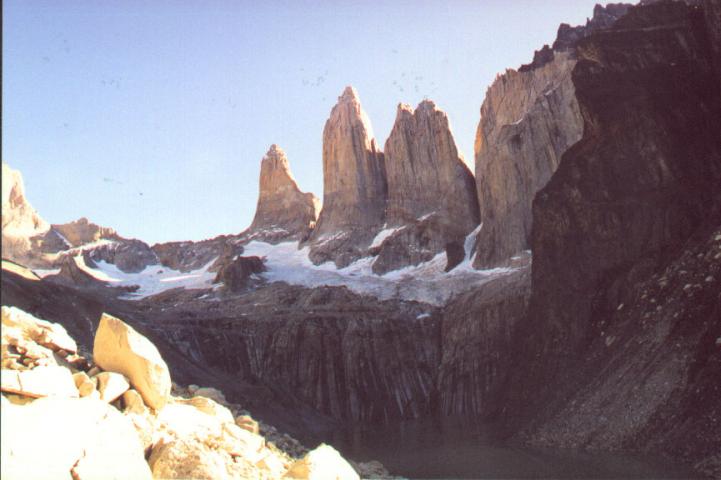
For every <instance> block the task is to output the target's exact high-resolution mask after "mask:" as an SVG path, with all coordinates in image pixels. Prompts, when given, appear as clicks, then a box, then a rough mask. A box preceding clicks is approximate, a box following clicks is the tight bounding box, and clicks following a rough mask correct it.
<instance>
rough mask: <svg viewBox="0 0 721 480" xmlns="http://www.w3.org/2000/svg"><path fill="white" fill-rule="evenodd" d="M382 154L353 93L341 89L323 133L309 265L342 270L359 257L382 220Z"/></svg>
mask: <svg viewBox="0 0 721 480" xmlns="http://www.w3.org/2000/svg"><path fill="white" fill-rule="evenodd" d="M387 191H388V186H387V180H386V172H385V164H384V159H383V154H382V153H381V152H380V151H379V150H378V148H377V147H376V142H375V139H374V138H373V130H372V128H371V124H370V120H369V119H368V117H367V115H366V113H365V112H364V111H363V108H362V107H361V104H360V100H359V98H358V93H357V92H356V91H355V89H354V88H353V87H347V88H346V89H345V90H344V91H343V94H342V95H341V96H340V97H338V103H337V104H336V106H335V107H333V110H332V111H331V114H330V118H329V119H328V121H327V122H326V124H325V128H324V129H323V209H322V210H321V212H320V216H319V217H318V223H317V225H316V228H315V230H314V231H313V235H312V237H311V241H310V242H311V243H310V245H311V251H310V258H311V260H313V262H314V263H316V264H318V263H323V262H325V261H328V260H330V261H333V262H335V263H336V265H338V266H346V265H348V264H349V263H350V262H351V261H353V260H356V259H358V258H360V257H362V256H365V251H364V248H363V247H366V246H367V245H369V244H370V241H371V239H372V238H373V236H374V235H375V232H377V231H378V230H380V227H381V226H382V225H383V221H384V217H385V206H386V205H385V204H386V196H387Z"/></svg>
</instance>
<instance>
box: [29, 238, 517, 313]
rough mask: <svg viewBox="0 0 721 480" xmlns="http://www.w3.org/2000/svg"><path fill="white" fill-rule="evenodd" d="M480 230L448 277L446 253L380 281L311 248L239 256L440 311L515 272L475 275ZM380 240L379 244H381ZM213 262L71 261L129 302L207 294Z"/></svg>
mask: <svg viewBox="0 0 721 480" xmlns="http://www.w3.org/2000/svg"><path fill="white" fill-rule="evenodd" d="M393 230H394V229H388V230H384V231H382V232H381V233H379V234H378V237H376V239H375V240H374V242H373V243H374V244H375V243H382V241H383V239H385V238H387V237H388V236H389V235H391V234H392V233H393ZM479 231H480V227H478V228H477V229H476V230H475V231H474V232H472V233H471V234H470V235H469V236H468V237H467V238H466V242H465V245H464V247H465V250H466V258H465V259H464V260H463V262H461V264H460V265H458V266H457V267H456V268H454V269H453V270H452V271H451V272H448V273H446V272H444V271H443V270H444V268H445V264H446V255H445V253H439V254H438V255H436V256H435V257H434V258H433V259H432V260H430V261H428V262H426V263H422V264H420V265H416V266H409V267H405V268H402V269H399V270H395V271H392V272H388V273H386V274H384V275H376V274H374V273H373V271H372V266H373V262H374V261H375V257H365V258H361V259H360V260H357V261H356V262H354V263H352V264H351V265H349V266H347V267H345V268H337V267H336V266H335V264H333V263H332V262H326V263H324V264H322V265H314V264H313V263H312V262H311V261H310V259H309V258H308V253H309V250H310V249H309V247H304V248H301V249H299V248H298V242H285V243H280V244H277V245H271V244H269V243H265V242H261V241H257V240H253V241H251V242H250V243H248V244H247V245H245V250H244V252H243V256H258V257H262V258H264V259H265V266H266V268H267V271H266V272H264V273H263V274H262V275H260V277H262V278H263V279H265V280H266V281H268V282H286V283H289V284H292V285H302V286H306V287H310V288H313V287H320V286H325V285H327V286H346V287H348V288H349V289H350V290H352V291H353V292H355V293H358V294H361V295H371V296H373V297H376V298H378V299H380V300H387V299H391V298H398V299H402V300H408V301H413V300H415V301H419V302H424V303H428V304H431V305H436V306H442V305H444V304H445V303H447V302H448V300H450V298H451V297H452V296H454V295H456V294H459V293H462V292H464V291H467V290H470V289H472V288H475V287H478V286H480V285H483V284H484V283H486V282H488V281H490V280H492V279H495V278H498V277H500V276H504V275H508V274H509V273H512V272H514V271H516V270H517V268H495V269H491V270H475V269H474V268H473V267H472V266H471V265H472V260H473V259H472V258H471V256H470V255H469V253H468V252H470V251H471V248H472V246H473V243H474V241H475V237H476V235H477V234H478V232H479ZM379 237H382V238H379ZM214 261H215V259H213V260H211V261H210V262H208V264H206V265H205V266H204V267H203V268H200V269H198V270H194V271H191V272H179V271H177V270H172V269H170V268H166V267H163V266H162V265H151V266H148V267H146V268H145V269H144V270H143V271H141V272H139V273H125V272H123V271H122V270H120V269H118V268H117V267H116V266H115V265H113V264H110V263H106V262H104V261H99V262H97V266H98V267H97V268H91V267H90V266H88V265H86V264H85V262H84V261H83V257H82V255H78V256H76V257H75V262H76V264H77V266H78V267H79V268H80V269H81V270H83V271H84V272H86V273H88V274H89V275H91V276H93V277H94V278H96V279H98V280H101V281H104V282H108V283H109V284H110V285H111V286H130V285H138V286H139V287H140V288H139V289H138V290H137V291H136V292H134V293H132V294H128V295H127V298H130V299H139V298H143V297H147V296H150V295H155V294H157V293H160V292H163V291H165V290H169V289H172V288H178V287H182V288H186V289H205V288H212V287H213V283H212V282H213V279H214V278H215V273H214V272H209V271H208V269H209V268H210V266H211V265H212V264H213V262H214ZM37 273H38V274H39V275H40V276H41V277H45V276H47V275H50V274H53V273H57V270H45V271H37Z"/></svg>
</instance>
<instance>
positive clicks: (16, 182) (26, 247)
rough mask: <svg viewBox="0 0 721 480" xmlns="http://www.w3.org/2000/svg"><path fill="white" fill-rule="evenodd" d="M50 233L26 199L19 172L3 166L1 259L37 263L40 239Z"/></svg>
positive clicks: (47, 225)
mask: <svg viewBox="0 0 721 480" xmlns="http://www.w3.org/2000/svg"><path fill="white" fill-rule="evenodd" d="M49 229H50V225H49V224H48V223H47V222H46V221H45V220H43V219H42V218H41V217H40V215H38V213H37V212H36V211H35V209H34V208H33V207H32V206H31V205H30V203H29V202H28V200H27V198H26V197H25V186H24V184H23V178H22V175H21V174H20V172H19V171H17V170H13V169H12V168H10V166H9V165H8V164H7V163H5V162H2V257H3V258H7V259H9V260H13V261H16V262H20V263H23V264H26V263H31V262H33V261H36V262H37V261H39V260H40V256H41V254H40V252H39V250H40V249H39V244H40V243H41V240H40V239H41V238H42V237H43V236H44V235H45V234H46V233H47V232H48V230H49Z"/></svg>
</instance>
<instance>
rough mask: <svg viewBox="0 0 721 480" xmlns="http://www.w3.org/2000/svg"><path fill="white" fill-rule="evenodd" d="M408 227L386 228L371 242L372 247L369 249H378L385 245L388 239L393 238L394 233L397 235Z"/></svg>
mask: <svg viewBox="0 0 721 480" xmlns="http://www.w3.org/2000/svg"><path fill="white" fill-rule="evenodd" d="M404 228H406V227H397V228H385V225H384V229H383V230H381V231H380V232H378V235H376V236H375V238H374V239H373V241H372V242H371V244H370V246H369V247H368V248H376V247H380V246H381V245H383V242H385V240H386V238H388V237H390V236H392V235H393V234H394V233H396V232H397V231H399V230H403V229H404Z"/></svg>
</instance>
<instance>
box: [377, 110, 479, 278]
mask: <svg viewBox="0 0 721 480" xmlns="http://www.w3.org/2000/svg"><path fill="white" fill-rule="evenodd" d="M385 166H386V173H387V178H388V204H387V207H386V228H389V229H394V232H393V234H391V235H389V236H388V237H386V238H385V239H384V240H383V242H381V243H380V244H379V245H375V246H376V247H377V251H378V258H377V259H376V261H375V262H374V264H373V271H374V272H375V273H380V274H382V273H385V272H387V271H390V270H395V269H397V268H400V267H404V266H408V265H414V264H418V263H420V262H424V261H428V260H430V259H432V258H433V257H434V256H435V255H436V254H437V253H439V252H442V251H444V250H445V248H446V246H447V245H449V244H455V245H460V246H461V247H462V246H463V242H464V239H465V237H466V236H467V235H468V234H469V233H470V232H471V231H473V229H475V228H476V226H477V225H478V203H477V199H476V187H475V182H474V179H473V175H472V174H471V172H470V170H469V169H468V167H467V166H466V165H465V163H464V162H463V160H462V159H461V158H460V156H459V154H458V150H457V148H456V144H455V141H454V139H453V134H452V133H451V129H450V126H449V124H448V117H447V116H446V114H445V113H444V112H442V111H441V110H438V109H437V108H436V106H435V104H434V103H433V102H431V101H429V100H425V101H423V102H421V103H420V104H419V105H418V108H416V109H415V111H414V110H413V109H412V108H411V107H409V106H408V105H399V106H398V112H397V115H396V121H395V124H394V126H393V129H392V130H391V134H390V136H389V137H388V140H387V141H386V144H385ZM424 220H430V221H429V222H426V223H425V224H424ZM398 227H401V228H398ZM396 235H400V236H402V237H403V238H402V240H401V241H398V239H395V240H394V236H396ZM386 244H387V245H388V248H385V245H386Z"/></svg>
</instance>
